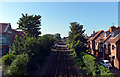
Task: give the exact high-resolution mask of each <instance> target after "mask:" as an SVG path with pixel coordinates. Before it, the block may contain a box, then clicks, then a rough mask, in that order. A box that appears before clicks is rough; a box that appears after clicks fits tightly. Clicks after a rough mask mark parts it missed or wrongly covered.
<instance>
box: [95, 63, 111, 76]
mask: <svg viewBox="0 0 120 77" xmlns="http://www.w3.org/2000/svg"><path fill="white" fill-rule="evenodd" d="M97 66H98V70H99V75H104V76H105V75H106V76H109V75H110V76H113V73H110V70H109V69H108V68H105V67H104V66H100V65H97Z"/></svg>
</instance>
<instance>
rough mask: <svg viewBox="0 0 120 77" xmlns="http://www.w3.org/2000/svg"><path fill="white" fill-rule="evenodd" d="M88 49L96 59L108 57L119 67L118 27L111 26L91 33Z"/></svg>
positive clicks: (119, 41) (119, 44) (119, 36)
mask: <svg viewBox="0 0 120 77" xmlns="http://www.w3.org/2000/svg"><path fill="white" fill-rule="evenodd" d="M88 45H89V46H88V47H89V51H90V53H91V54H92V55H95V56H96V57H97V58H98V59H100V60H102V59H108V60H110V61H111V63H112V64H113V66H115V67H116V68H117V69H120V27H115V26H111V27H110V28H109V29H108V30H107V31H103V30H101V31H98V32H93V34H91V36H90V39H89V40H88Z"/></svg>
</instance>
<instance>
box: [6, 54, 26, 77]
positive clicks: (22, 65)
mask: <svg viewBox="0 0 120 77" xmlns="http://www.w3.org/2000/svg"><path fill="white" fill-rule="evenodd" d="M27 63H28V55H26V54H21V55H17V57H16V59H15V60H14V61H13V62H12V63H11V65H10V67H9V68H8V70H7V74H8V75H9V76H11V77H18V76H23V75H24V73H25V72H26V65H27Z"/></svg>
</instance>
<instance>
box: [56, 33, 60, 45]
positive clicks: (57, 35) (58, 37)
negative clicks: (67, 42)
mask: <svg viewBox="0 0 120 77" xmlns="http://www.w3.org/2000/svg"><path fill="white" fill-rule="evenodd" d="M54 37H55V39H56V42H57V43H58V42H59V41H60V40H61V36H60V34H59V33H56V34H55V35H54Z"/></svg>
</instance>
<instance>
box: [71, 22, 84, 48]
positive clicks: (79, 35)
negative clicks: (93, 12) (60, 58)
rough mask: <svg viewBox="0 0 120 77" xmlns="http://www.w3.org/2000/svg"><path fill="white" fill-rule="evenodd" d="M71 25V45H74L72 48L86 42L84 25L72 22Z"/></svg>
mask: <svg viewBox="0 0 120 77" xmlns="http://www.w3.org/2000/svg"><path fill="white" fill-rule="evenodd" d="M70 25H71V26H70V32H69V43H71V44H73V45H72V47H73V46H76V45H78V44H80V43H84V42H85V41H86V40H85V34H84V32H85V30H83V25H80V24H78V23H77V22H72V23H70Z"/></svg>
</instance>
